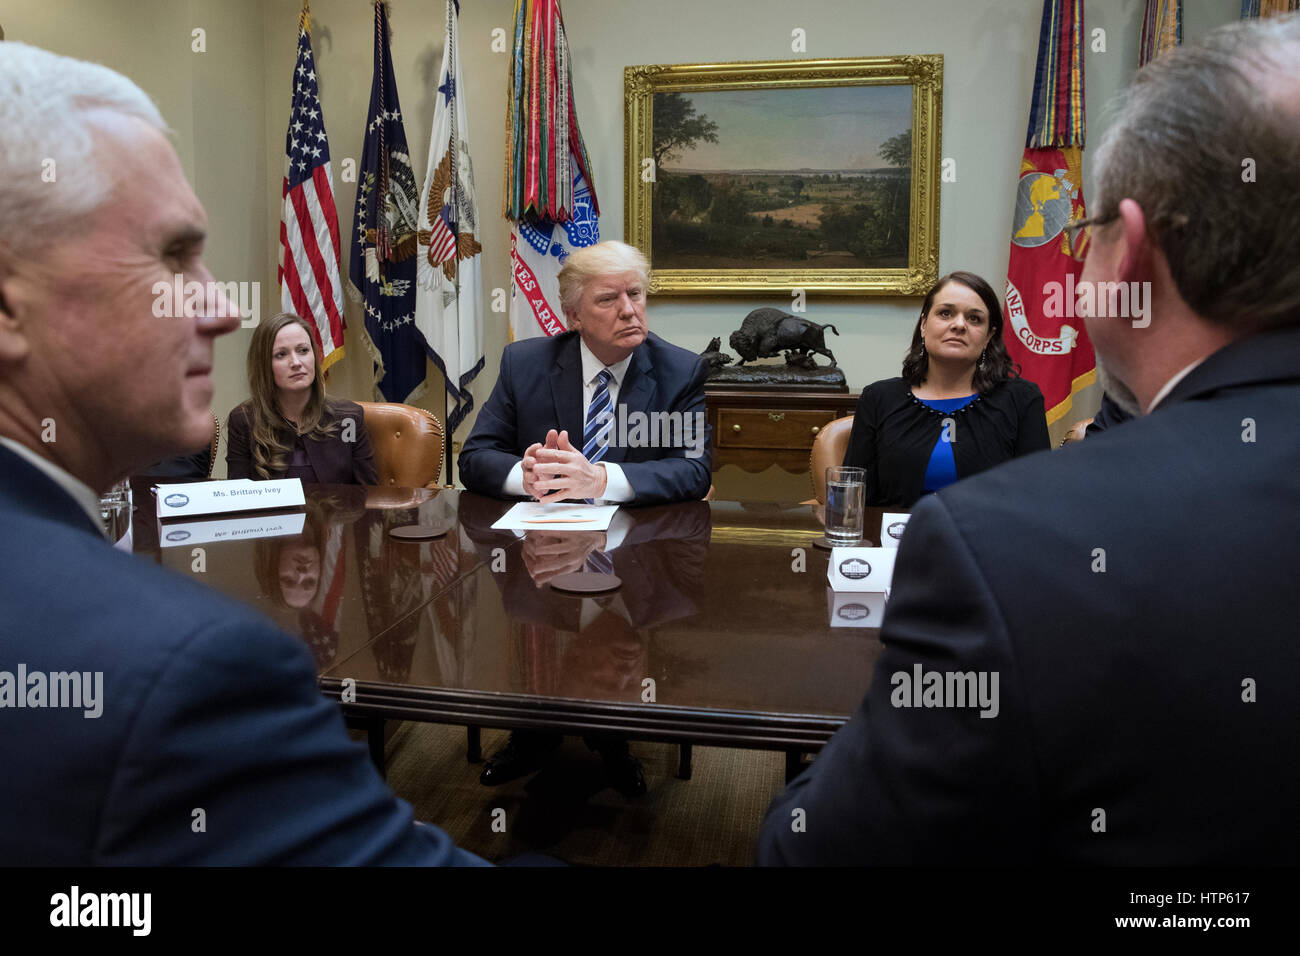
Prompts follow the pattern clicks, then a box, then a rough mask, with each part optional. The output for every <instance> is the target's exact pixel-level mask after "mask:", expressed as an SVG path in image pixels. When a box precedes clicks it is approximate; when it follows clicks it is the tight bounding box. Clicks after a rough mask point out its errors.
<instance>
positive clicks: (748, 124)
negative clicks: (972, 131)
mask: <svg viewBox="0 0 1300 956" xmlns="http://www.w3.org/2000/svg"><path fill="white" fill-rule="evenodd" d="M623 82H624V108H625V128H624V145H625V171H624V183H625V195H624V224H625V225H624V229H625V233H626V238H627V241H628V242H630V243H632V244H633V245H636V246H639V247H640V248H641V250H642V251H643V252H645V253H646V255H647V256H648V257H649V259H650V265H651V269H652V273H651V281H650V290H649V291H650V292H651V293H660V294H679V295H708V294H736V293H751V294H752V293H770V294H773V295H786V296H788V295H790V294H791V292H792V290H795V289H803V290H804V291H805V292H810V293H831V294H847V295H863V294H867V295H870V294H876V295H921V294H924V293H925V291H926V290H927V289H928V288H929V286H930V285H931V284H933V282H934V281H935V280H936V279H937V278H938V277H939V166H940V154H939V129H940V122H941V115H940V113H941V103H942V93H943V57H942V56H940V55H931V56H897V57H866V58H860V59H839V60H788V61H785V60H782V61H763V62H756V63H711V64H691V65H679V66H629V67H626V68H625V69H624V73H623Z"/></svg>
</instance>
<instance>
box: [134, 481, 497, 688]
mask: <svg viewBox="0 0 1300 956" xmlns="http://www.w3.org/2000/svg"><path fill="white" fill-rule="evenodd" d="M151 484H152V482H148V481H136V482H133V493H134V501H135V508H134V513H133V515H132V527H133V531H132V533H133V538H134V541H133V550H134V551H135V553H136V554H137V555H141V556H143V557H147V558H149V559H151V560H154V561H156V562H157V563H159V564H161V565H164V566H166V567H168V568H171V569H172V570H174V571H177V572H179V573H181V574H185V575H187V576H189V577H192V578H194V579H195V580H197V581H201V582H202V583H204V584H206V585H208V586H209V587H213V588H215V589H217V590H218V591H221V592H223V593H225V594H227V595H229V596H230V597H233V598H235V599H236V600H239V601H241V602H243V603H245V604H249V605H251V606H252V607H254V608H256V609H257V610H259V611H261V612H262V613H263V614H265V615H266V616H267V617H269V618H271V619H272V620H273V621H275V622H276V623H277V624H279V625H280V626H281V627H283V628H284V629H285V630H287V631H289V632H290V633H292V634H296V635H299V636H300V637H302V639H303V640H304V641H305V642H306V643H307V645H308V646H309V647H310V648H311V651H312V654H313V655H314V656H315V658H316V664H317V668H318V670H319V671H321V672H324V671H327V670H328V669H329V668H330V667H331V666H333V665H334V664H335V663H337V662H338V661H340V660H343V659H346V658H347V657H349V656H351V655H352V654H354V653H355V652H356V651H357V650H358V649H359V648H361V647H370V648H371V649H372V652H373V653H374V654H376V655H379V656H380V658H381V659H384V661H385V663H384V668H383V669H384V672H388V671H390V670H391V671H392V672H393V673H401V672H403V671H404V670H406V669H407V664H406V663H404V662H403V661H402V659H401V658H402V655H403V654H404V653H408V652H409V647H404V646H403V645H402V644H401V643H400V642H399V643H398V645H397V646H396V648H395V649H393V650H392V651H391V654H390V657H389V658H387V659H385V658H384V654H385V652H386V650H388V649H390V648H393V645H392V644H391V642H389V643H385V642H380V641H379V639H380V638H382V637H383V636H384V635H385V634H386V633H388V632H389V631H391V630H393V629H394V628H399V627H400V625H401V624H402V622H403V621H404V620H405V619H406V618H408V617H410V616H411V615H413V614H415V613H416V612H418V611H419V609H420V608H422V607H424V606H425V605H427V604H428V603H429V602H430V601H431V600H432V599H433V598H434V597H435V596H436V595H437V594H439V593H441V592H442V591H443V590H444V589H446V588H448V587H450V586H452V585H453V584H454V583H455V582H456V581H457V580H458V579H459V578H461V577H464V576H466V575H468V574H471V573H472V572H473V570H474V568H475V566H476V565H477V564H478V561H479V558H478V555H477V553H476V551H475V549H474V547H473V545H472V543H471V542H470V541H469V539H468V537H466V535H465V533H464V532H463V530H462V529H461V528H460V526H459V521H458V519H457V514H456V511H457V495H456V493H455V492H439V491H430V490H426V489H422V488H419V489H412V488H362V487H358V486H354V485H338V486H335V485H307V486H304V490H305V493H306V498H307V504H306V507H305V508H301V509H296V510H295V511H294V512H291V513H285V512H275V513H255V514H248V513H244V514H229V515H220V516H212V517H211V518H208V519H194V520H193V521H186V522H178V521H169V522H167V523H166V524H162V525H160V524H159V522H158V521H157V518H156V516H155V509H154V499H153V495H152V494H151V492H150V490H149V489H150V485H151ZM231 519H238V523H239V525H240V527H237V528H235V529H234V530H226V531H224V533H223V535H222V538H221V539H220V540H215V541H214V540H206V538H207V537H208V535H206V534H205V533H204V531H205V530H206V529H207V528H209V527H212V526H213V525H214V524H215V523H217V522H222V521H229V520H231ZM280 519H288V520H287V521H285V522H284V523H285V524H287V527H288V528H290V529H295V528H296V529H298V530H296V531H294V532H293V533H283V531H284V528H279V527H277V525H278V524H280V523H281V520H280ZM408 525H424V526H426V527H429V528H433V529H438V530H441V529H446V533H444V534H442V535H440V536H439V537H436V538H430V539H425V540H416V541H403V540H398V539H396V538H394V537H392V536H391V535H390V534H389V533H388V532H389V531H390V530H391V529H393V528H396V527H402V526H408ZM277 532H279V533H277Z"/></svg>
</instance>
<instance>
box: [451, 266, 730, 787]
mask: <svg viewBox="0 0 1300 956" xmlns="http://www.w3.org/2000/svg"><path fill="white" fill-rule="evenodd" d="M648 277H649V263H648V262H647V261H646V259H645V256H643V255H642V254H641V252H640V251H639V250H637V249H636V248H634V247H632V246H629V245H627V244H625V243H622V242H615V241H608V242H602V243H598V244H597V245H594V246H591V247H589V248H586V249H581V250H579V251H578V252H575V253H573V254H572V255H571V256H569V258H568V260H567V261H566V262H565V264H564V267H563V268H562V269H561V270H560V273H559V285H560V303H561V306H562V307H563V309H564V314H565V317H566V318H567V319H568V324H569V331H568V332H566V333H564V334H562V335H558V336H555V337H554V338H541V339H525V340H523V341H520V342H515V343H513V344H512V345H509V346H507V347H506V350H505V352H504V353H503V354H502V356H501V373H500V375H499V376H498V378H497V383H496V386H495V387H494V388H493V389H492V395H491V396H490V397H489V398H488V400H487V403H486V404H485V405H484V406H483V409H482V410H481V411H480V412H479V414H478V418H477V419H476V421H475V423H474V430H473V432H472V433H471V435H470V437H469V438H468V439H467V440H466V442H465V447H464V449H463V450H462V451H461V455H460V476H461V480H462V481H463V482H464V483H465V487H466V488H468V489H469V490H471V491H476V492H478V493H479V494H483V495H491V496H493V497H532V498H536V499H538V500H539V501H563V500H571V501H582V500H592V501H597V502H600V503H619V504H624V503H626V504H638V505H642V504H658V503H665V502H674V501H690V500H699V499H701V498H703V497H704V496H705V495H706V494H707V493H708V490H709V481H710V474H711V468H710V464H709V463H710V457H709V434H708V428H707V426H706V424H705V413H704V381H705V379H706V378H707V377H708V367H707V366H706V365H705V363H704V361H703V360H702V359H701V358H700V357H699V356H698V355H693V354H692V353H690V352H687V351H685V350H684V349H680V348H677V347H676V346H674V345H670V344H668V343H667V342H665V341H663V340H662V339H660V338H659V337H658V336H656V335H654V333H652V332H650V331H649V329H648V328H647V326H646V316H645V302H646V284H647V281H648ZM557 744H558V738H555V737H553V736H550V737H544V736H543V735H540V734H532V733H528V734H526V733H522V732H516V733H514V734H512V735H511V739H510V743H509V744H507V746H506V747H505V749H503V750H501V751H500V752H498V753H497V754H495V755H493V757H492V758H491V759H490V760H489V761H488V762H487V765H486V766H485V767H484V768H483V774H482V777H481V780H482V782H483V783H485V784H497V783H504V782H506V781H508V780H513V779H515V778H516V777H519V776H522V775H523V774H525V773H529V772H531V771H533V770H536V769H537V768H538V767H539V766H540V765H541V762H542V760H543V759H544V757H545V753H546V752H547V751H548V750H550V749H553V748H554V746H555V745H557ZM599 749H600V750H601V753H602V756H603V757H604V758H605V765H606V769H607V771H608V774H609V777H610V780H611V782H612V783H613V784H614V786H615V787H617V788H618V789H619V790H620V791H621V792H623V793H626V794H630V795H639V794H641V793H644V792H645V781H644V778H643V777H642V774H641V768H640V764H639V763H638V762H637V761H636V760H635V759H634V758H633V757H631V755H630V754H629V753H628V750H627V743H626V741H622V740H614V739H605V740H603V741H602V742H601V743H600V745H599Z"/></svg>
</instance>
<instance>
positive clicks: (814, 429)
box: [812, 425, 822, 435]
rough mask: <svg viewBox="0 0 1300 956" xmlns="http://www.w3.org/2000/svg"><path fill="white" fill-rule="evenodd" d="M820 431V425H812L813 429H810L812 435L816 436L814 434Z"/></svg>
mask: <svg viewBox="0 0 1300 956" xmlns="http://www.w3.org/2000/svg"><path fill="white" fill-rule="evenodd" d="M821 430H822V427H821V426H820V425H814V426H813V428H812V432H813V434H814V435H816V434H817V433H818V432H819V431H821Z"/></svg>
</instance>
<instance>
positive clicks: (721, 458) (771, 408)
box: [704, 387, 858, 474]
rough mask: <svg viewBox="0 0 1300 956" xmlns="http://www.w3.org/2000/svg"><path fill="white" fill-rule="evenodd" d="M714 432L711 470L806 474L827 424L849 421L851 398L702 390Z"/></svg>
mask: <svg viewBox="0 0 1300 956" xmlns="http://www.w3.org/2000/svg"><path fill="white" fill-rule="evenodd" d="M704 394H705V407H706V409H707V411H708V416H709V424H710V425H711V426H712V427H713V470H714V471H717V470H718V469H719V468H721V467H722V466H723V465H739V466H740V467H741V468H743V469H745V470H746V471H752V472H758V471H763V470H764V469H766V468H769V467H771V466H772V465H780V466H781V467H782V468H784V469H785V470H786V471H788V472H791V473H792V474H798V473H799V472H806V471H807V470H808V456H809V453H810V452H811V451H812V444H813V440H814V439H815V438H816V437H817V433H818V432H820V431H821V430H822V428H824V427H825V426H826V423H827V422H830V421H833V420H834V419H836V418H842V417H844V416H845V415H852V414H853V412H854V409H856V408H857V404H858V395H857V393H856V392H829V391H821V392H818V391H798V392H796V391H787V390H784V389H738V388H731V389H713V388H707V387H706V388H705V392H704Z"/></svg>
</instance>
